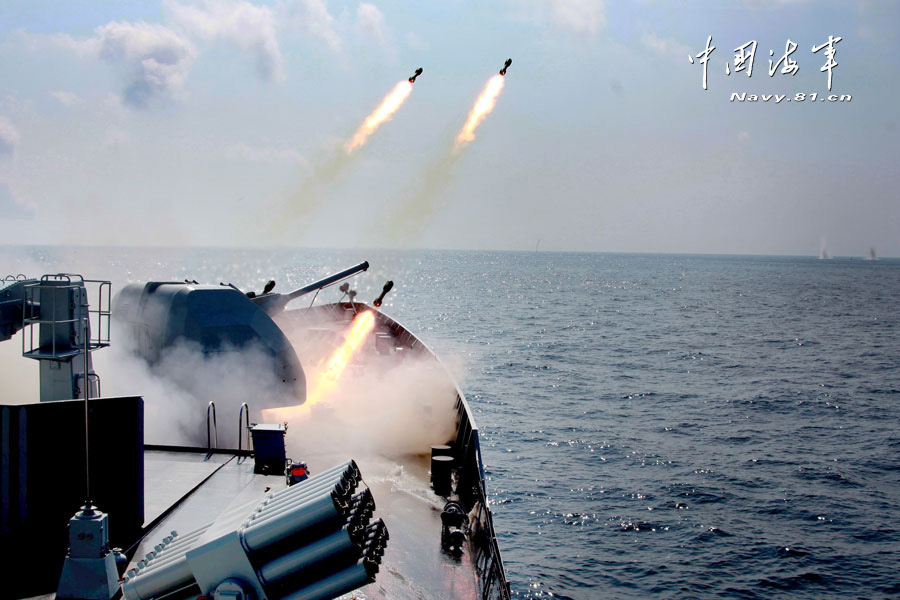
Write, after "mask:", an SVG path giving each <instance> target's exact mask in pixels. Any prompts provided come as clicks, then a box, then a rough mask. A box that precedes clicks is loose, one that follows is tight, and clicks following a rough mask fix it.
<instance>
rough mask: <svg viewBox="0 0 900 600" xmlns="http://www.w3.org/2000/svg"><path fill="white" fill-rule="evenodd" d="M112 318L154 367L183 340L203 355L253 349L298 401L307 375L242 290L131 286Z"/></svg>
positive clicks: (278, 332) (182, 285)
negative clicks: (259, 353) (266, 357)
mask: <svg viewBox="0 0 900 600" xmlns="http://www.w3.org/2000/svg"><path fill="white" fill-rule="evenodd" d="M113 318H114V320H115V322H116V323H117V324H118V325H119V326H122V327H124V329H125V330H126V333H127V334H128V337H130V338H131V339H132V340H133V347H132V351H133V352H134V353H135V354H137V355H138V356H140V357H142V358H143V359H145V360H146V361H147V362H148V363H150V364H151V365H154V364H156V363H158V362H159V361H160V360H161V359H162V357H163V355H164V353H165V351H166V350H168V349H171V348H174V347H176V346H177V345H179V344H184V345H186V346H187V347H189V348H190V347H193V348H197V349H199V350H200V351H201V352H202V353H203V355H204V357H206V358H208V359H215V357H216V355H217V354H219V353H224V352H230V351H238V352H240V351H243V350H246V349H249V348H251V347H252V348H254V349H255V350H257V351H261V352H263V353H264V354H265V355H266V356H268V357H269V358H270V359H271V360H270V363H271V367H272V373H273V374H274V375H275V380H276V381H279V382H281V384H282V385H283V387H284V391H285V392H287V393H290V394H291V395H292V396H294V397H295V398H297V399H298V400H299V401H300V402H303V401H305V399H306V377H305V375H304V373H303V367H302V366H301V365H300V360H299V359H298V358H297V353H296V352H295V351H294V348H293V346H291V343H290V342H289V341H288V339H287V338H286V337H285V335H284V333H283V332H282V331H281V329H279V328H278V325H276V324H275V322H274V321H272V319H271V318H270V317H269V316H268V315H267V314H266V313H265V311H263V310H262V309H261V308H260V307H259V306H257V305H256V304H254V303H253V302H252V301H251V300H250V298H248V297H247V296H246V295H245V294H243V293H242V292H240V291H239V290H237V289H235V288H232V287H228V286H218V285H199V284H194V283H185V282H165V281H154V282H149V283H145V284H129V285H126V286H125V287H123V288H122V290H121V291H120V292H119V294H118V296H116V299H115V302H114V303H113Z"/></svg>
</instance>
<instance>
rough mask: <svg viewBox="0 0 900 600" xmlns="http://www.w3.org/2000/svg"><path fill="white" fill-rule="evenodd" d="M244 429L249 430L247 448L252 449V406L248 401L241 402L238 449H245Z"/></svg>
mask: <svg viewBox="0 0 900 600" xmlns="http://www.w3.org/2000/svg"><path fill="white" fill-rule="evenodd" d="M241 417H243V419H244V425H245V428H244V430H242V429H241ZM244 431H246V432H247V449H248V450H249V449H250V407H249V406H247V403H246V402H241V412H239V413H238V451H241V450H243V449H244V448H243V443H244Z"/></svg>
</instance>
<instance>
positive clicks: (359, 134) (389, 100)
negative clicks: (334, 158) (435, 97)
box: [344, 79, 413, 154]
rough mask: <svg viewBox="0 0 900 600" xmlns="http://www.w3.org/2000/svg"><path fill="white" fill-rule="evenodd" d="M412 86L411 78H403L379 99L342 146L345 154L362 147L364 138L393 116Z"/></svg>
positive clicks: (364, 141)
mask: <svg viewBox="0 0 900 600" xmlns="http://www.w3.org/2000/svg"><path fill="white" fill-rule="evenodd" d="M412 88H413V84H412V80H405V79H404V80H403V81H401V82H400V83H398V84H397V85H396V86H394V89H393V90H392V91H391V93H390V94H388V95H387V96H385V98H384V100H382V101H381V104H379V105H378V108H376V109H375V110H374V111H373V112H372V114H370V115H369V116H368V117H366V120H365V121H364V122H363V124H362V125H360V127H359V129H357V130H356V133H355V134H353V137H352V138H351V139H350V141H349V142H347V144H346V145H345V146H344V149H345V150H346V151H347V154H352V153H353V151H354V150H356V149H357V148H360V147H362V146H363V145H364V144H365V143H366V140H368V139H369V136H370V135H372V134H373V133H374V132H375V130H376V129H378V127H380V126H381V124H382V123H384V122H385V121H388V120H390V118H391V117H392V116H394V113H395V112H397V109H399V108H400V107H401V106H402V105H403V103H404V102H405V101H406V98H407V97H409V93H410V92H412Z"/></svg>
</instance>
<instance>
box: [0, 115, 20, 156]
mask: <svg viewBox="0 0 900 600" xmlns="http://www.w3.org/2000/svg"><path fill="white" fill-rule="evenodd" d="M19 139H20V136H19V130H18V129H16V126H15V125H13V124H12V121H10V120H9V119H7V118H6V117H3V116H0V156H3V155H4V154H12V153H13V152H15V150H16V146H17V145H18V143H19Z"/></svg>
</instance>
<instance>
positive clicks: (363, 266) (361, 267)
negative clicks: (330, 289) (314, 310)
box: [286, 261, 369, 300]
mask: <svg viewBox="0 0 900 600" xmlns="http://www.w3.org/2000/svg"><path fill="white" fill-rule="evenodd" d="M368 268H369V261H363V262H361V263H359V264H358V265H353V266H352V267H350V268H349V269H344V270H343V271H341V272H339V273H335V274H334V275H329V276H328V277H323V278H322V279H320V280H318V281H314V282H312V283H310V284H308V285H305V286H303V287H302V288H298V289H296V290H294V291H293V292H290V293H289V294H286V296H287V297H288V299H289V300H293V299H294V298H299V297H300V296H305V295H306V294H309V293H310V292H315V291H316V290H320V289H322V288H323V287H327V286H329V285H333V284H335V283H337V282H338V281H341V280H343V279H347V278H348V277H351V276H353V275H356V274H357V273H360V272H362V271H365V270H367V269H368Z"/></svg>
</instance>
